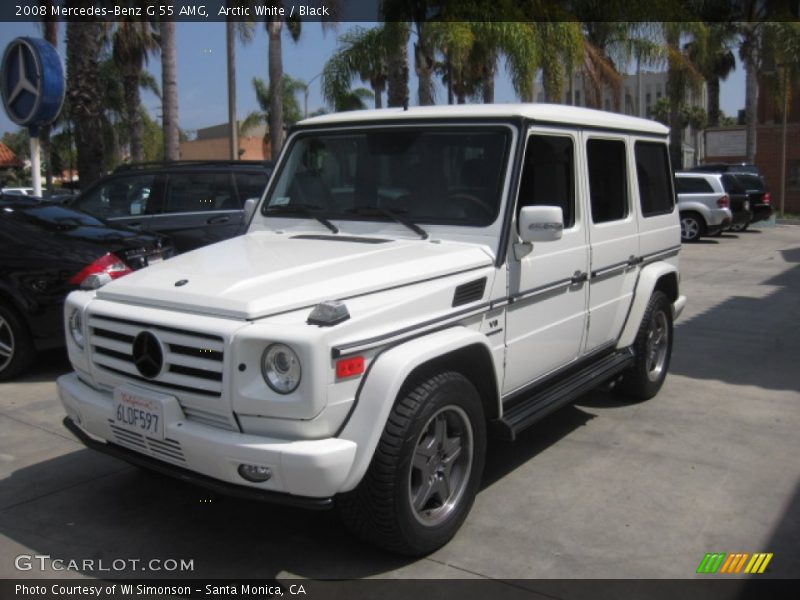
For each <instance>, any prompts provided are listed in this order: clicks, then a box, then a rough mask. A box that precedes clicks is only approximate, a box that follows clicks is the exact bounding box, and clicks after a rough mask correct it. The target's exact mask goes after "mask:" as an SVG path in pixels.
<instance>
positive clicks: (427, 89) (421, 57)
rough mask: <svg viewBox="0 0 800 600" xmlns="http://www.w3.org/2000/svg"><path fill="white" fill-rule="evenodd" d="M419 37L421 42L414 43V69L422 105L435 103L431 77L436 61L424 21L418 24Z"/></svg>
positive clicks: (418, 95) (418, 96)
mask: <svg viewBox="0 0 800 600" xmlns="http://www.w3.org/2000/svg"><path fill="white" fill-rule="evenodd" d="M417 38H418V39H419V42H417V43H416V44H414V71H415V72H416V74H417V80H418V89H417V98H418V99H419V105H420V106H430V105H432V104H434V101H433V81H432V79H431V77H432V75H433V67H434V65H435V61H434V59H433V50H432V49H431V44H430V40H429V39H428V37H427V28H426V27H425V24H424V23H420V24H418V25H417Z"/></svg>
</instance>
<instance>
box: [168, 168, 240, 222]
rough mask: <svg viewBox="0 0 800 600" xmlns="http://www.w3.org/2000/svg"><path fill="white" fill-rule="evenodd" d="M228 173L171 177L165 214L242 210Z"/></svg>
mask: <svg viewBox="0 0 800 600" xmlns="http://www.w3.org/2000/svg"><path fill="white" fill-rule="evenodd" d="M232 184H233V182H232V181H231V176H230V174H229V173H182V174H178V175H170V177H169V182H168V184H167V195H166V201H165V203H164V212H168V213H186V212H207V211H213V210H236V209H240V208H241V204H240V203H239V199H238V198H237V196H236V193H235V192H234V189H233V185H232Z"/></svg>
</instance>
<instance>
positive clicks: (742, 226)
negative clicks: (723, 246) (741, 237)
mask: <svg viewBox="0 0 800 600" xmlns="http://www.w3.org/2000/svg"><path fill="white" fill-rule="evenodd" d="M749 226H750V223H734V224H733V225H731V231H735V232H737V233H738V232H739V231H746V230H747V228H748V227H749Z"/></svg>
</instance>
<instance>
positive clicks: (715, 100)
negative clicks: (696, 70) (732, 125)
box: [706, 76, 719, 127]
mask: <svg viewBox="0 0 800 600" xmlns="http://www.w3.org/2000/svg"><path fill="white" fill-rule="evenodd" d="M706 85H707V88H708V126H709V127H718V126H719V77H714V76H712V77H710V78H709V79H708V81H706Z"/></svg>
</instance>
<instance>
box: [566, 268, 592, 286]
mask: <svg viewBox="0 0 800 600" xmlns="http://www.w3.org/2000/svg"><path fill="white" fill-rule="evenodd" d="M588 279H589V274H588V273H582V272H581V271H575V274H574V275H573V276H572V279H570V284H571V285H578V284H579V283H584V282H586V281H588Z"/></svg>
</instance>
